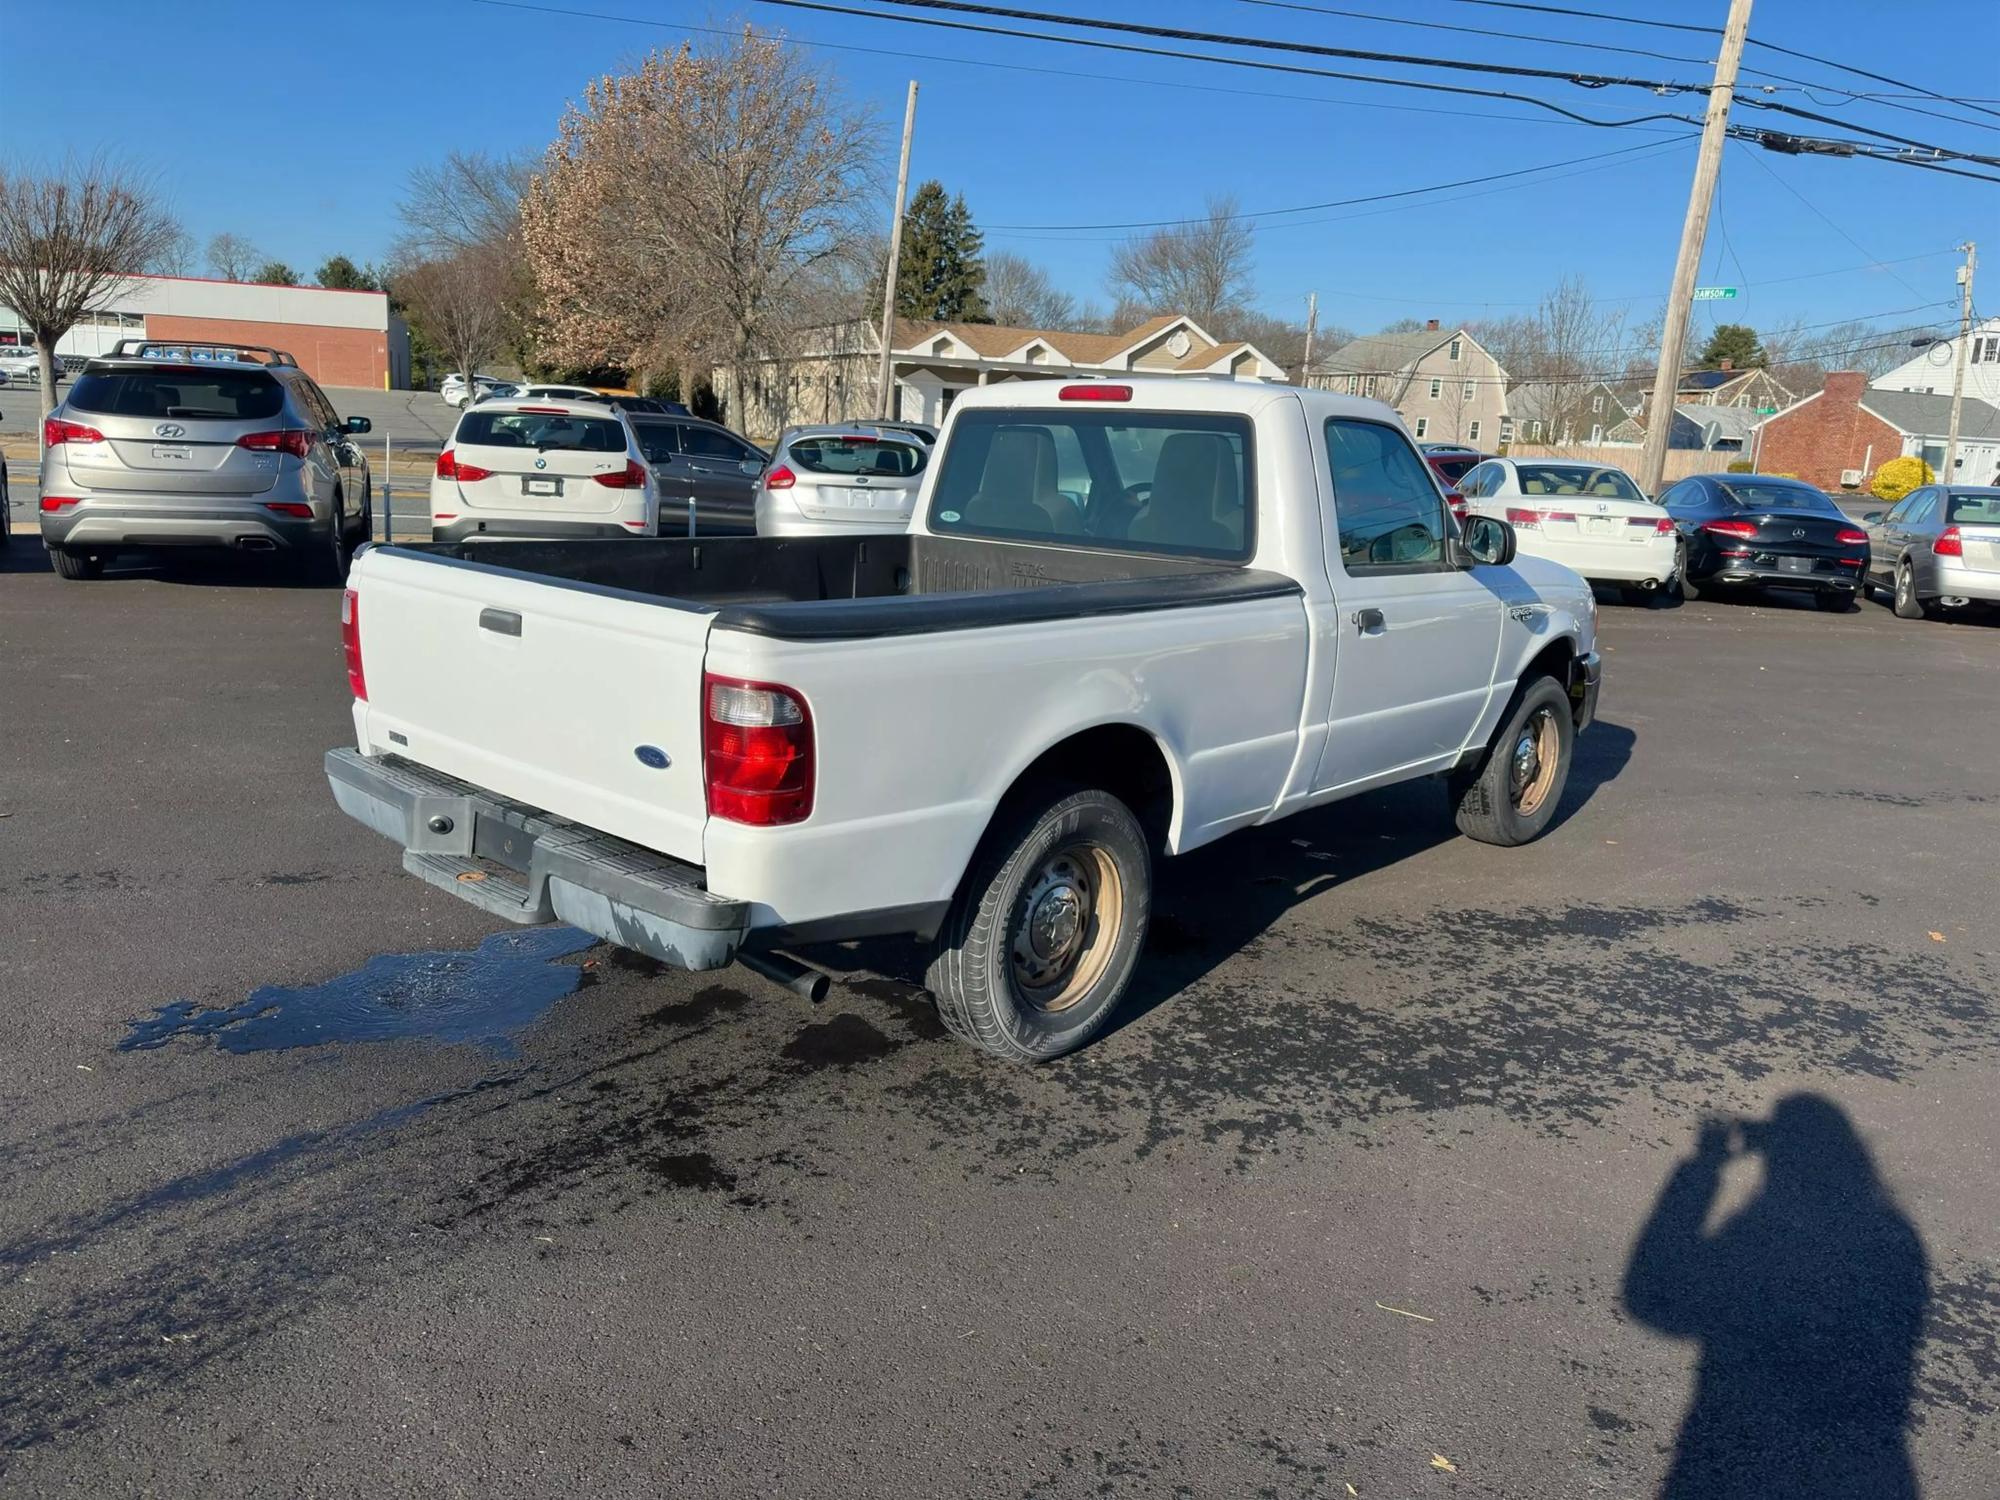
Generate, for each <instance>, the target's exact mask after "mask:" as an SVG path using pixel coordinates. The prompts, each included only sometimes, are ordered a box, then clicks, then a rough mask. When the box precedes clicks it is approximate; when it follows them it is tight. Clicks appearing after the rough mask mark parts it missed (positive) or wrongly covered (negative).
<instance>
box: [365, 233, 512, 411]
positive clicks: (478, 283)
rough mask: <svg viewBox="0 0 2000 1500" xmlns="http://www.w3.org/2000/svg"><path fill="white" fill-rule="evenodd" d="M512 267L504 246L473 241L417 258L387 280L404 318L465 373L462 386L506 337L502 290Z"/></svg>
mask: <svg viewBox="0 0 2000 1500" xmlns="http://www.w3.org/2000/svg"><path fill="white" fill-rule="evenodd" d="M513 270H514V268H513V264H512V260H511V258H510V257H509V255H508V253H507V251H506V249H505V248H504V247H496V246H480V245H474V246H470V247H468V248H466V249H464V250H459V251H455V252H453V253H452V254H450V255H446V256H443V257H441V258H439V259H436V260H426V261H418V262H416V263H415V264H413V265H410V266H408V267H407V268H405V269H403V270H401V271H399V272H397V273H396V274H395V275H394V276H393V277H392V278H391V280H390V287H391V289H392V290H393V292H394V294H395V296H396V297H397V299H398V300H399V301H401V302H402V303H403V305H404V307H405V308H407V309H408V311H409V316H410V322H411V323H412V324H413V325H415V327H416V329H417V331H418V332H419V333H421V334H422V335H423V336H424V338H425V339H426V340H427V341H428V342H429V343H430V344H431V345H432V346H433V347H435V348H436V349H438V350H439V351H441V352H442V353H443V354H444V355H445V357H446V358H448V359H449V360H450V361H451V362H452V364H453V365H454V366H455V367H456V368H457V369H459V370H462V371H463V372H464V373H465V379H466V384H467V386H468V387H471V386H472V385H473V377H474V376H476V375H477V374H478V373H479V367H480V366H481V365H483V364H485V363H487V362H488V361H489V360H491V359H492V358H493V357H494V356H495V355H497V354H498V353H499V352H500V350H501V349H502V347H503V346H504V344H505V342H506V334H507V326H508V314H507V309H506V306H505V296H506V292H507V289H508V287H509V286H510V285H511V284H512V277H513Z"/></svg>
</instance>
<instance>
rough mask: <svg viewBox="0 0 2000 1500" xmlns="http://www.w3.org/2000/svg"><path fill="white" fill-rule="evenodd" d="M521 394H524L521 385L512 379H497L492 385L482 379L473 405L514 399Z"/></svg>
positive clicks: (473, 399)
mask: <svg viewBox="0 0 2000 1500" xmlns="http://www.w3.org/2000/svg"><path fill="white" fill-rule="evenodd" d="M521 394H523V392H522V390H521V387H519V386H518V385H515V384H514V383H513V382H512V381H509V380H497V381H494V382H493V383H492V384H490V385H489V384H487V383H485V382H484V381H482V382H481V383H480V386H479V390H478V393H477V394H476V395H474V396H473V398H472V405H474V406H477V405H478V404H479V403H480V402H482V401H512V400H513V399H514V398H515V397H516V396H519V395H521ZM460 404H461V405H463V404H464V403H460Z"/></svg>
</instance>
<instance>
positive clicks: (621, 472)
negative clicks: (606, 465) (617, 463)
mask: <svg viewBox="0 0 2000 1500" xmlns="http://www.w3.org/2000/svg"><path fill="white" fill-rule="evenodd" d="M590 477H591V478H592V479H595V480H596V481H597V482H598V483H599V484H601V485H603V486H604V487H605V488H606V489H612V490H642V489H644V488H645V487H646V466H645V465H644V464H642V463H640V462H639V461H638V460H637V459H636V458H628V459H626V460H625V467H624V468H622V469H613V470H612V471H611V472H610V473H609V474H593V475H591V476H590Z"/></svg>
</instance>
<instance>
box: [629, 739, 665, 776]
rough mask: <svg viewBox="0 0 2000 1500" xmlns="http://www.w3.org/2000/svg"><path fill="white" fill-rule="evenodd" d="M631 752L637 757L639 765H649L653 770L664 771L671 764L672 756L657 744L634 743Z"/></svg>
mask: <svg viewBox="0 0 2000 1500" xmlns="http://www.w3.org/2000/svg"><path fill="white" fill-rule="evenodd" d="M632 753H633V754H634V755H636V756H638V757H639V764H640V765H642V766H651V767H652V768H653V769H654V770H655V771H664V770H666V768H667V767H668V766H670V765H672V764H673V760H672V758H671V757H669V756H668V754H667V752H666V751H664V750H662V749H661V748H660V747H659V746H658V745H635V746H633V747H632Z"/></svg>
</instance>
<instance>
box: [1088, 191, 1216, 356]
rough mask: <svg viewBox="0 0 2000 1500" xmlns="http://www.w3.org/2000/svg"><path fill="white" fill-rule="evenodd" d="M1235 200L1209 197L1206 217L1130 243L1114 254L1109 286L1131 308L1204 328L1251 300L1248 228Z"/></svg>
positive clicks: (1117, 249)
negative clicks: (1176, 315) (1172, 315)
mask: <svg viewBox="0 0 2000 1500" xmlns="http://www.w3.org/2000/svg"><path fill="white" fill-rule="evenodd" d="M1237 215H1238V210H1237V204H1236V199H1235V198H1234V197H1233V196H1231V195H1228V194H1224V195H1222V196H1219V197H1214V198H1210V199H1209V200H1208V207H1207V212H1206V214H1205V215H1204V216H1203V217H1202V218H1199V219H1193V220H1190V221H1188V222H1187V223H1185V224H1179V225H1176V226H1174V227H1172V228H1169V229H1158V230H1155V231H1154V232H1153V233H1151V234H1148V235H1144V236H1141V237H1140V238H1137V239H1131V240H1126V241H1125V242H1124V243H1123V244H1121V245H1119V246H1117V247H1116V248H1115V249H1114V250H1113V251H1112V252H1111V270H1110V275H1109V276H1108V278H1107V285H1108V287H1109V289H1110V291H1111V294H1112V296H1113V297H1115V298H1116V299H1117V300H1118V301H1119V302H1120V303H1121V304H1122V305H1124V306H1126V307H1128V308H1135V309H1143V310H1144V311H1145V312H1146V313H1169V312H1171V313H1186V314H1187V315H1188V316H1189V317H1191V318H1193V319H1194V320H1195V321H1196V322H1197V323H1200V324H1202V325H1203V326H1204V327H1206V326H1207V325H1208V324H1209V323H1210V322H1211V321H1212V320H1214V319H1215V318H1216V317H1217V316H1218V315H1222V314H1226V313H1229V312H1234V311H1236V310H1237V309H1239V308H1242V307H1243V306H1245V305H1246V304H1247V303H1248V302H1249V300H1250V248H1251V235H1250V229H1249V226H1248V225H1246V224H1244V222H1243V221H1242V219H1240V218H1239V217H1238V216H1237Z"/></svg>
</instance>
